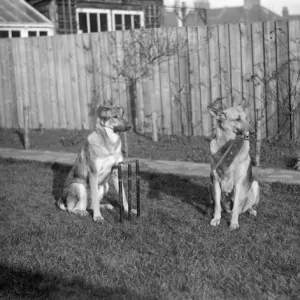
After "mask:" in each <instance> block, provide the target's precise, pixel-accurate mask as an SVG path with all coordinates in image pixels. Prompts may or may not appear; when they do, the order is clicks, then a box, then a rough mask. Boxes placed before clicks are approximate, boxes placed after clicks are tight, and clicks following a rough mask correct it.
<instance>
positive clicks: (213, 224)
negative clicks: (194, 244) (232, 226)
mask: <svg viewBox="0 0 300 300" xmlns="http://www.w3.org/2000/svg"><path fill="white" fill-rule="evenodd" d="M220 222H221V219H212V220H211V221H210V225H212V226H218V225H220Z"/></svg>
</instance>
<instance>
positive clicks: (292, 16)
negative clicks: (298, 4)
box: [282, 6, 300, 20]
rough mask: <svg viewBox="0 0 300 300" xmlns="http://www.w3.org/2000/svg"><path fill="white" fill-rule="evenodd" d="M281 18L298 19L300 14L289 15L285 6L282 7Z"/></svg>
mask: <svg viewBox="0 0 300 300" xmlns="http://www.w3.org/2000/svg"><path fill="white" fill-rule="evenodd" d="M282 18H283V19H285V20H300V15H290V14H289V10H288V8H287V7H286V6H284V7H283V8H282Z"/></svg>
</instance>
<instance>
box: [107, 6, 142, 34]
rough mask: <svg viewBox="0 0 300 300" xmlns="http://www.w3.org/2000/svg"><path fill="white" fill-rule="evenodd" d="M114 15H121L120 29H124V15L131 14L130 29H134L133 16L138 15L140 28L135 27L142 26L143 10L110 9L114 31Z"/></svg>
mask: <svg viewBox="0 0 300 300" xmlns="http://www.w3.org/2000/svg"><path fill="white" fill-rule="evenodd" d="M115 15H121V16H122V30H126V29H125V15H130V16H131V28H132V29H131V30H135V28H134V16H135V15H138V16H140V28H137V29H141V28H143V27H144V15H145V14H144V12H143V11H141V10H123V9H122V10H117V9H114V10H112V18H111V19H112V28H113V30H114V31H116V23H115Z"/></svg>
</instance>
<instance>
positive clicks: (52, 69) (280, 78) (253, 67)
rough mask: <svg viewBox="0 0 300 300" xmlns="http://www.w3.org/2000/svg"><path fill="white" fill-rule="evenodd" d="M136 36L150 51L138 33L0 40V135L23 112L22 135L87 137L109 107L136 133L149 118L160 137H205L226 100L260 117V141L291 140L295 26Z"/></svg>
mask: <svg viewBox="0 0 300 300" xmlns="http://www.w3.org/2000/svg"><path fill="white" fill-rule="evenodd" d="M145 33H147V35H148V37H151V36H155V37H156V40H155V39H154V40H155V41H156V42H157V43H158V44H157V45H153V43H152V44H151V45H150V44H149V43H150V42H149V39H148V41H147V39H145V38H144V40H143V39H142V40H140V42H139V37H140V35H141V31H134V32H130V31H118V32H106V33H93V34H77V35H60V36H53V37H39V38H34V37H33V38H26V39H23V38H19V39H16V38H14V39H1V40H0V126H1V127H2V128H18V127H21V128H22V127H23V124H24V120H23V109H24V107H29V111H30V127H31V128H45V129H56V128H67V129H75V128H77V129H91V128H92V127H93V119H92V117H91V112H92V111H93V108H94V107H95V105H96V104H100V103H101V104H111V103H118V104H121V105H122V106H124V107H125V109H126V111H127V113H128V117H129V118H130V119H131V120H132V121H133V123H134V124H135V126H136V129H137V130H138V131H140V132H145V131H151V126H152V125H151V115H152V113H153V112H156V113H157V116H158V124H157V126H158V129H159V131H160V132H161V133H162V134H177V135H182V134H184V135H210V134H211V133H212V130H213V126H214V124H213V121H212V119H211V117H210V115H209V113H208V110H207V105H209V104H210V103H212V102H213V101H214V100H215V99H217V98H219V97H226V99H225V102H226V103H227V105H234V104H237V103H238V102H240V100H241V99H242V98H245V99H246V101H247V102H248V103H249V114H250V116H251V117H252V119H253V120H255V119H256V118H257V113H256V112H257V110H258V109H262V108H263V109H264V112H265V114H264V117H263V122H262V124H263V132H262V133H263V136H264V137H270V136H274V135H276V133H278V132H281V133H283V132H284V134H289V135H290V137H296V136H298V135H299V129H300V120H299V119H300V118H299V116H298V115H299V112H298V110H297V108H298V104H299V95H300V80H299V77H300V74H299V70H300V22H299V21H298V20H297V21H289V22H288V21H278V22H267V23H253V24H225V25H218V26H208V27H183V28H160V29H155V30H151V31H146V30H144V31H143V34H145ZM154 40H153V41H154ZM129 41H131V42H132V43H130V42H129ZM153 41H152V42H153ZM144 43H145V44H146V45H145V44H144ZM147 43H148V44H147ZM176 45H177V46H176ZM132 47H135V50H136V52H132V49H131V48H132ZM130 51H131V52H130ZM142 51H144V53H142ZM148 52H149V53H148ZM164 52H165V53H164ZM128 53H129V54H130V53H131V56H130V55H129V54H128ZM137 53H139V55H136V54H137ZM153 53H154V54H153ZM155 53H156V56H155ZM132 54H133V55H134V57H133V56H132ZM149 55H150V56H151V55H152V58H153V57H154V59H152V60H151V59H150V60H149V57H148V56H149ZM153 55H154V56H153ZM150 58H151V57H150ZM147 59H148V60H147ZM143 60H144V62H143ZM145 62H146V65H145Z"/></svg>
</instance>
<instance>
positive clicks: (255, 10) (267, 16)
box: [163, 5, 282, 26]
mask: <svg viewBox="0 0 300 300" xmlns="http://www.w3.org/2000/svg"><path fill="white" fill-rule="evenodd" d="M206 12H207V23H208V25H215V24H226V23H244V22H265V21H272V20H280V19H282V17H281V16H280V15H277V14H275V13H274V12H272V11H270V10H268V9H266V8H265V7H263V6H260V5H254V6H253V7H252V8H251V9H246V8H244V7H243V6H235V7H222V8H215V9H207V11H206ZM176 19H177V15H176V12H174V11H170V12H164V21H163V25H164V26H170V23H171V24H172V25H171V26H175V25H173V23H176V21H175V20H176ZM185 24H186V25H187V26H199V25H203V21H202V19H201V17H200V15H199V13H198V12H195V11H190V12H189V13H188V14H187V16H186V20H185Z"/></svg>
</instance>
